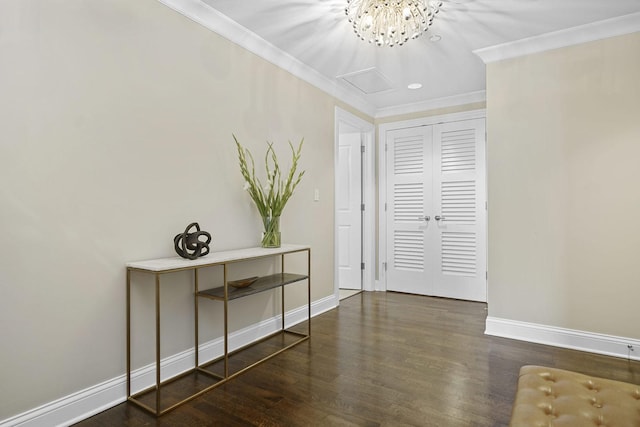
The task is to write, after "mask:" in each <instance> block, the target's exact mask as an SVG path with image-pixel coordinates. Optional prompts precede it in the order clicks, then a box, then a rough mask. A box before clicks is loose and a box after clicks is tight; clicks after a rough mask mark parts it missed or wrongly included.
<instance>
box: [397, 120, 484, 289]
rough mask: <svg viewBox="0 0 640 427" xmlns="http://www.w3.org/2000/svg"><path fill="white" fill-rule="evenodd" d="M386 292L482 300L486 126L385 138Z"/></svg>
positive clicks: (460, 125) (417, 130)
mask: <svg viewBox="0 0 640 427" xmlns="http://www.w3.org/2000/svg"><path fill="white" fill-rule="evenodd" d="M386 146H387V148H386V171H387V176H386V201H387V209H386V211H385V213H386V229H387V235H386V249H387V260H386V262H387V274H386V284H387V290H392V291H400V292H408V293H416V294H422V295H433V296H442V297H448V298H458V299H466V300H474V301H486V298H487V296H486V293H487V292H486V276H485V274H486V273H485V271H486V205H485V201H486V180H485V123H484V119H473V120H463V121H457V122H451V123H442V124H437V125H430V126H421V127H414V128H407V129H398V130H392V131H388V132H387V133H386Z"/></svg>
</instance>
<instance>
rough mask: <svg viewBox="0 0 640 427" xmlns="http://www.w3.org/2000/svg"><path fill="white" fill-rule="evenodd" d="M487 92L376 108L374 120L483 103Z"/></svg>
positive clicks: (480, 91)
mask: <svg viewBox="0 0 640 427" xmlns="http://www.w3.org/2000/svg"><path fill="white" fill-rule="evenodd" d="M486 100H487V92H486V91H484V90H478V91H475V92H469V93H463V94H460V95H453V96H446V97H443V98H434V99H429V100H426V101H421V102H415V103H412V104H404V105H398V106H395V107H386V108H378V110H377V111H376V115H375V118H376V119H379V118H383V117H390V116H399V115H403V114H411V113H419V112H422V111H428V110H436V109H438V108H447V107H455V106H457V105H465V104H473V103H475V102H485V101H486Z"/></svg>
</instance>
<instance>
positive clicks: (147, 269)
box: [127, 245, 311, 416]
mask: <svg viewBox="0 0 640 427" xmlns="http://www.w3.org/2000/svg"><path fill="white" fill-rule="evenodd" d="M305 251H306V252H307V274H306V275H300V274H292V273H285V255H288V254H293V253H299V252H305ZM274 256H280V258H281V265H280V267H281V269H280V273H276V274H272V275H269V276H264V277H261V278H259V279H258V280H257V281H256V282H255V283H253V284H252V285H251V286H250V287H248V288H242V289H234V288H231V289H230V287H229V284H228V280H227V266H228V265H229V264H232V263H237V262H246V261H250V260H254V259H260V258H267V257H274ZM220 265H222V267H223V280H224V285H223V286H221V287H218V288H213V289H206V290H203V291H200V290H199V283H198V271H199V269H200V268H206V267H213V266H220ZM187 270H193V282H194V316H195V324H194V329H195V331H194V340H195V346H194V349H195V364H194V367H193V368H192V369H190V370H188V371H187V372H184V373H182V374H180V375H177V376H175V377H172V378H168V379H166V380H164V381H162V380H161V360H160V350H161V349H160V276H162V275H164V274H169V273H176V272H179V271H187ZM133 272H141V273H147V274H154V275H155V353H156V360H155V376H156V381H155V385H152V386H151V387H148V388H145V389H143V390H140V391H138V392H136V393H133V394H132V393H131V274H132V273H133ZM302 280H307V332H306V333H301V332H296V331H292V330H288V329H286V328H285V304H284V299H285V298H284V297H285V286H286V285H288V284H291V283H296V282H299V281H302ZM276 288H280V295H281V310H282V322H281V325H280V329H279V330H278V331H276V332H274V333H272V334H270V335H268V336H266V337H263V338H261V339H259V340H257V341H254V342H251V343H249V344H248V345H245V346H243V347H241V348H238V349H235V350H233V351H232V352H230V351H229V321H228V319H229V301H230V300H233V299H237V298H242V297H245V296H249V295H253V294H257V293H260V292H264V291H267V290H271V289H276ZM200 297H204V298H208V299H212V300H217V301H221V302H222V303H223V304H224V354H223V355H222V356H220V357H218V358H216V359H214V360H210V361H206V362H205V363H204V364H203V365H201V364H200V360H199V338H198V329H199V325H198V300H199V298H200ZM279 334H290V335H294V336H297V337H298V339H297V340H296V341H294V342H292V343H290V344H288V345H286V346H284V347H282V348H281V349H279V350H277V351H275V352H273V353H271V354H269V355H267V356H264V357H263V358H261V359H260V360H258V361H256V362H254V363H252V364H250V365H248V366H246V367H244V368H242V369H239V370H238V371H236V372H232V373H230V372H229V357H230V356H232V355H234V354H237V353H239V352H241V351H242V350H245V349H247V348H249V347H252V346H254V345H256V344H258V343H260V342H263V341H265V340H267V339H269V338H272V337H274V336H276V335H279ZM310 336H311V248H310V247H309V246H301V245H282V246H281V247H280V248H274V249H265V248H249V249H241V250H235V251H226V252H214V253H210V254H209V255H207V256H205V257H202V258H198V259H197V260H186V259H182V258H178V257H173V258H163V259H156V260H149V261H140V262H131V263H127V400H128V401H130V402H132V403H134V404H135V405H137V406H139V407H141V408H142V409H144V410H146V411H148V412H150V413H151V414H153V415H155V416H160V415H163V414H165V413H167V412H169V411H171V410H173V409H175V408H176V407H178V406H180V405H182V404H183V403H185V402H188V401H189V400H192V399H195V398H196V397H198V396H200V395H202V394H204V393H206V392H208V391H210V390H212V389H214V388H216V387H218V386H220V385H222V384H224V383H226V382H227V381H229V380H230V379H232V378H235V377H236V376H238V375H240V374H242V373H244V372H246V371H247V370H249V369H251V368H253V367H255V366H256V365H258V364H260V363H262V362H264V361H266V360H269V359H271V358H272V357H275V356H277V355H278V354H280V353H282V352H283V351H285V350H288V349H289V348H291V347H293V346H295V345H297V344H300V343H301V342H303V341H306V340H308V339H309V338H310ZM220 361H222V362H223V363H224V365H223V366H224V373H223V375H219V374H216V373H214V372H212V371H210V370H208V369H206V368H205V367H204V366H205V365H211V364H214V363H216V362H220ZM195 372H200V373H203V374H205V375H208V376H210V377H213V378H214V379H216V380H217V382H215V383H214V384H211V385H209V386H207V387H205V388H204V389H202V390H199V391H197V392H195V393H193V394H191V395H189V396H188V397H186V398H185V399H182V400H180V401H179V402H177V403H174V404H172V405H169V406H167V407H166V408H162V407H161V389H162V386H164V385H166V384H168V383H171V382H173V381H176V380H178V379H180V378H183V377H185V376H187V375H191V374H193V373H195ZM152 391H155V409H154V408H152V407H151V406H149V405H147V404H145V403H144V402H142V401H141V400H140V399H139V397H140V396H142V395H145V394H147V393H150V392H152Z"/></svg>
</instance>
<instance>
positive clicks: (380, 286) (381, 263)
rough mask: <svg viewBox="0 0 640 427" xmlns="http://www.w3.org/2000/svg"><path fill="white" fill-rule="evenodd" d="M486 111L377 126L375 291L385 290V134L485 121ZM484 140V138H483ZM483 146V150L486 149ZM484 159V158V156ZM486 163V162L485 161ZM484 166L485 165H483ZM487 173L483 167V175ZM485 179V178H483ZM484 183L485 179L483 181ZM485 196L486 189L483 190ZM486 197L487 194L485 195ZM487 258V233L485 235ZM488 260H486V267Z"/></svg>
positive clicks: (480, 110)
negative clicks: (376, 259)
mask: <svg viewBox="0 0 640 427" xmlns="http://www.w3.org/2000/svg"><path fill="white" fill-rule="evenodd" d="M486 117H487V110H486V109H485V108H482V109H479V110H471V111H464V112H461V113H451V114H442V115H437V116H430V117H421V118H419V119H412V120H403V121H398V122H391V123H383V124H380V125H378V141H379V143H378V219H379V220H378V266H377V267H378V280H377V281H376V289H377V290H380V291H386V290H387V270H386V265H387V244H388V242H387V212H386V206H387V192H386V188H387V161H386V160H387V159H386V151H387V148H386V145H387V132H389V131H392V130H398V129H406V128H412V127H420V126H432V125H436V124H438V123H448V122H458V121H462V120H470V119H486ZM485 139H486V138H485ZM486 147H487V144H485V150H486V149H487V148H486ZM485 159H486V156H485ZM485 162H486V160H485ZM485 166H486V165H485ZM487 172H488V171H487V170H486V167H485V174H486V173H487ZM485 178H486V177H485ZM485 182H487V181H486V179H485ZM485 194H487V193H486V189H485ZM487 195H488V194H487ZM488 223H489V221H488V212H487V216H486V223H485V227H487V226H488ZM486 244H487V248H485V250H487V256H488V245H489V242H488V233H487V242H486ZM488 265H489V260H488V259H487V266H488Z"/></svg>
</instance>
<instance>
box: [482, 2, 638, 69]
mask: <svg viewBox="0 0 640 427" xmlns="http://www.w3.org/2000/svg"><path fill="white" fill-rule="evenodd" d="M637 31H640V12H637V13H632V14H629V15H623V16H619V17H617V18H611V19H605V20H603V21H598V22H593V23H591V24H586V25H580V26H578V27H573V28H567V29H565V30H560V31H554V32H551V33H546V34H541V35H539V36H534V37H529V38H526V39H522V40H516V41H514V42H509V43H503V44H499V45H496V46H490V47H485V48H482V49H476V50H474V51H473V53H475V54H476V55H478V56H479V57H480V58H481V59H482V60H483V61H484V62H485V64H488V63H491V62H496V61H502V60H503V59H509V58H516V57H518V56H524V55H530V54H532V53H538V52H544V51H547V50H552V49H558V48H562V47H567V46H573V45H576V44H580V43H586V42H590V41H595V40H601V39H606V38H609V37H615V36H622V35H625V34H631V33H635V32H637Z"/></svg>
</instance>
